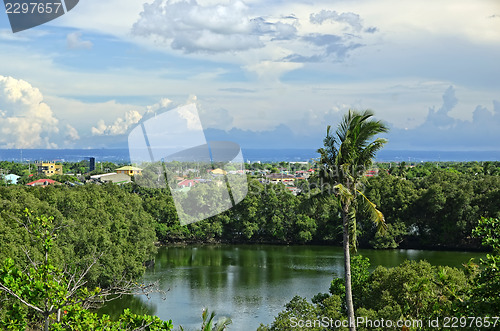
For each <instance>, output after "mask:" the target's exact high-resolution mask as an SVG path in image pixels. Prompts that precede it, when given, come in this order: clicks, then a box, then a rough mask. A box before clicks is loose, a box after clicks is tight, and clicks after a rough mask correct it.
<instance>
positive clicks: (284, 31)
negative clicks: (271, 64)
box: [132, 0, 296, 53]
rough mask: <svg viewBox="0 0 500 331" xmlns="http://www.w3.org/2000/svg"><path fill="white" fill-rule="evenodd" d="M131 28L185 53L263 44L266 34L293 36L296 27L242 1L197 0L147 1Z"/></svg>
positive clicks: (269, 35)
mask: <svg viewBox="0 0 500 331" xmlns="http://www.w3.org/2000/svg"><path fill="white" fill-rule="evenodd" d="M132 32H133V33H134V34H135V35H137V36H146V37H153V38H156V39H157V40H160V41H163V42H165V43H167V44H168V45H169V46H170V47H171V48H172V49H177V50H182V51H184V52H186V53H197V52H202V53H220V52H229V51H244V50H249V49H255V48H261V47H264V40H263V38H264V37H267V38H272V39H275V40H286V39H290V38H293V37H294V36H295V33H296V28H295V27H294V26H293V25H290V24H288V23H283V22H270V21H268V20H266V19H264V18H263V17H253V16H251V15H250V13H249V7H248V6H247V5H246V4H245V3H243V2H242V1H238V0H237V1H231V2H229V3H223V4H209V5H205V6H203V5H201V4H199V3H198V2H196V0H191V1H189V2H188V1H170V0H155V1H154V2H153V3H152V4H147V3H146V4H144V10H143V11H142V12H141V14H140V19H139V20H138V21H137V22H136V23H135V24H134V26H133V29H132Z"/></svg>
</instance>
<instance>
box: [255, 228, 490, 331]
mask: <svg viewBox="0 0 500 331" xmlns="http://www.w3.org/2000/svg"><path fill="white" fill-rule="evenodd" d="M474 235H475V236H477V237H481V238H482V241H483V244H484V245H487V246H491V247H492V248H493V250H494V254H493V255H488V258H487V259H486V260H482V261H481V266H478V265H476V264H474V263H473V262H472V261H471V262H469V263H468V264H467V265H465V266H464V268H462V269H457V268H450V267H436V266H431V265H430V264H429V263H428V262H425V261H420V262H415V261H411V262H410V261H407V262H405V263H403V264H401V265H400V266H398V267H395V268H385V267H382V266H378V267H377V268H376V269H375V270H374V271H372V272H369V271H368V268H369V261H368V259H367V258H364V257H362V256H360V255H358V256H354V257H353V258H352V280H353V281H352V289H353V298H354V308H355V310H356V316H357V321H359V322H358V323H356V324H357V326H358V328H359V330H401V329H402V325H400V326H398V327H397V325H396V323H397V321H402V323H404V322H405V321H406V322H407V324H405V326H406V328H403V329H405V330H427V329H430V328H431V327H430V325H429V323H431V322H432V321H435V320H436V319H437V320H439V321H440V322H439V325H440V327H439V328H438V329H447V328H446V327H445V323H446V321H447V320H446V319H445V318H444V317H445V316H446V317H447V318H449V320H448V328H450V327H451V326H452V325H453V323H455V326H454V328H460V329H466V330H477V329H481V328H482V327H488V328H493V329H494V328H495V327H494V325H496V327H497V328H498V325H499V324H498V323H500V321H497V319H498V312H499V311H500V305H499V304H500V271H499V270H498V267H497V266H498V262H499V257H500V256H499V252H500V241H499V235H500V221H499V220H498V219H493V218H488V219H485V218H483V219H482V220H481V221H480V222H479V223H478V226H477V227H476V228H475V229H474ZM344 295H345V292H344V282H343V279H341V278H334V279H333V281H332V283H331V286H330V291H329V293H319V294H318V295H316V296H315V297H314V298H312V301H311V302H308V301H307V300H306V299H305V298H301V297H298V296H297V297H295V298H293V299H292V300H291V301H290V302H289V303H288V304H287V305H286V306H285V310H284V311H282V312H281V313H279V314H278V316H276V318H275V320H274V322H273V323H272V324H271V325H270V326H264V325H261V327H260V328H259V330H261V331H265V330H292V329H293V327H294V326H295V327H297V326H298V325H297V323H298V321H302V323H306V321H310V323H312V322H314V321H329V323H330V321H334V322H336V323H339V325H340V326H342V325H343V326H344V327H343V328H342V327H340V328H338V329H341V330H343V329H347V327H345V326H347V321H348V320H347V309H346V305H345V301H344ZM471 316H475V317H477V318H476V319H474V320H472V319H470V317H471ZM382 320H384V321H386V324H384V326H380V327H375V326H373V323H369V322H368V321H372V322H374V321H379V322H380V321H382ZM388 321H390V322H388ZM413 321H421V322H422V323H423V324H420V325H419V324H412V323H413ZM388 323H391V325H389V324H388ZM294 324H295V325H294ZM304 325H305V324H304ZM311 325H312V324H311ZM331 325H332V324H329V325H328V324H327V325H324V324H323V325H319V323H317V325H312V327H311V328H308V329H311V330H328V329H329V328H328V327H327V326H331Z"/></svg>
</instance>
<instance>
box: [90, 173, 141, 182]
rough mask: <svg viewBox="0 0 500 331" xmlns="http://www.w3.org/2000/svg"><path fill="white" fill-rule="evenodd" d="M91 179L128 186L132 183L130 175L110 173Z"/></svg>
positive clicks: (91, 177)
mask: <svg viewBox="0 0 500 331" xmlns="http://www.w3.org/2000/svg"><path fill="white" fill-rule="evenodd" d="M90 179H92V180H95V181H99V182H101V183H113V184H126V183H130V182H132V180H131V179H130V176H129V175H126V174H121V173H116V172H110V173H107V174H101V175H94V176H90Z"/></svg>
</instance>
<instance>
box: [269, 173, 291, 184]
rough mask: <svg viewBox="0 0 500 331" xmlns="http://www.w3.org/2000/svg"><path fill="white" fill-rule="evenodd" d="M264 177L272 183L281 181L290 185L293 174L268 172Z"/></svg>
mask: <svg viewBox="0 0 500 331" xmlns="http://www.w3.org/2000/svg"><path fill="white" fill-rule="evenodd" d="M266 178H267V180H268V182H269V183H273V184H278V183H283V184H285V185H292V184H293V183H294V181H295V177H294V176H292V175H285V174H269V175H267V176H266Z"/></svg>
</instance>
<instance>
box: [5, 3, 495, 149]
mask: <svg viewBox="0 0 500 331" xmlns="http://www.w3.org/2000/svg"><path fill="white" fill-rule="evenodd" d="M498 59H500V2H499V1H497V0H475V1H465V0H455V1H449V0H432V1H428V0H421V1H401V0H377V1H373V0H339V1H331V0H329V1H318V0H308V1H300V0H287V1H272V0H248V1H239V0H235V1H226V0H189V1H184V0H180V1H179V0H175V1H172V0H153V1H147V2H145V1H144V0H140V1H135V0H106V1H99V0H81V1H80V2H79V4H78V5H77V6H76V7H75V8H74V9H72V10H71V11H69V12H67V13H66V14H65V15H63V16H61V17H59V18H57V19H55V20H53V21H50V22H48V23H46V24H43V25H40V26H38V27H35V28H32V29H29V30H25V31H22V32H18V33H12V30H11V28H10V25H9V21H8V17H7V15H6V13H5V11H4V10H3V8H2V10H1V11H0V148H24V149H26V148H118V147H121V148H123V147H127V135H128V133H129V132H130V131H131V130H132V129H133V128H134V127H135V126H136V125H137V124H138V123H139V122H140V121H141V119H142V118H143V117H144V116H148V114H149V115H150V114H153V113H157V112H162V111H164V110H167V109H171V108H175V107H177V106H181V105H185V104H189V103H195V104H196V106H197V108H198V111H199V114H200V117H201V122H202V125H203V128H204V129H205V133H206V136H207V138H208V139H212V140H220V139H224V140H232V141H236V142H238V143H239V144H240V145H241V146H242V147H243V148H245V147H247V148H298V147H300V148H314V149H317V148H319V147H321V145H322V139H323V137H324V135H325V134H326V127H327V125H332V126H334V127H335V126H337V124H338V123H339V120H340V118H341V117H342V115H343V114H345V113H346V112H347V110H349V109H357V110H364V109H371V110H373V111H374V112H375V115H376V118H377V119H380V120H382V121H384V122H385V123H387V124H388V125H389V126H390V128H391V130H390V132H389V133H388V134H387V138H388V140H389V142H388V144H387V147H386V148H387V149H395V150H398V149H399V150H457V151H458V150H466V151H467V150H484V151H488V150H495V151H498V150H500V146H499V141H500V130H499V129H500V61H499V60H498Z"/></svg>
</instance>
